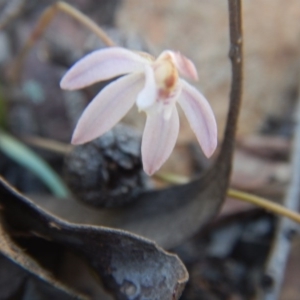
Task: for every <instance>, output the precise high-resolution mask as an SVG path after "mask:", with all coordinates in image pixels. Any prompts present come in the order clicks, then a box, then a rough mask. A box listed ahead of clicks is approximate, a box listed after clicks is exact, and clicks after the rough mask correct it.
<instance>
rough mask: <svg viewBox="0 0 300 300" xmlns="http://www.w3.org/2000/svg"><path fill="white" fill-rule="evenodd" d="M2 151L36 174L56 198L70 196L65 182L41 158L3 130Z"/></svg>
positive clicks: (0, 139) (1, 133) (0, 146)
mask: <svg viewBox="0 0 300 300" xmlns="http://www.w3.org/2000/svg"><path fill="white" fill-rule="evenodd" d="M0 151H2V152H3V153H4V154H6V155H7V156H8V157H10V158H11V159H12V160H14V161H15V162H17V163H19V164H20V165H22V166H23V167H25V168H27V169H28V170H30V171H32V172H33V173H34V174H36V175H37V176H38V177H39V178H40V179H41V180H42V181H43V182H44V184H45V185H46V186H47V187H48V188H49V189H50V190H51V192H52V193H53V194H54V195H55V196H57V197H60V198H66V197H68V196H70V192H69V190H68V188H67V187H66V185H65V184H64V182H63V180H62V179H61V178H60V177H59V176H58V174H56V173H55V172H54V171H53V170H52V168H51V167H50V166H49V165H48V164H47V163H46V162H45V161H44V160H43V159H42V158H41V157H39V156H38V155H37V154H36V153H34V152H33V151H32V150H31V149H29V148H28V147H26V146H25V145H24V144H22V143H21V142H19V141H18V140H17V139H15V138H14V137H12V136H11V135H9V134H7V133H5V132H3V131H2V130H0Z"/></svg>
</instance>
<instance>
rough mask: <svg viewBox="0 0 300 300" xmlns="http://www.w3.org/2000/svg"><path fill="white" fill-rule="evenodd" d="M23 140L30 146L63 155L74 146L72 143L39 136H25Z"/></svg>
mask: <svg viewBox="0 0 300 300" xmlns="http://www.w3.org/2000/svg"><path fill="white" fill-rule="evenodd" d="M22 140H23V141H24V142H25V143H27V144H29V145H30V146H34V147H38V148H40V149H44V150H47V151H51V152H55V153H58V154H62V155H66V154H68V153H69V152H70V151H71V150H72V148H73V146H72V145H70V144H65V143H62V142H58V141H55V140H51V139H46V138H41V137H37V136H25V137H23V138H22Z"/></svg>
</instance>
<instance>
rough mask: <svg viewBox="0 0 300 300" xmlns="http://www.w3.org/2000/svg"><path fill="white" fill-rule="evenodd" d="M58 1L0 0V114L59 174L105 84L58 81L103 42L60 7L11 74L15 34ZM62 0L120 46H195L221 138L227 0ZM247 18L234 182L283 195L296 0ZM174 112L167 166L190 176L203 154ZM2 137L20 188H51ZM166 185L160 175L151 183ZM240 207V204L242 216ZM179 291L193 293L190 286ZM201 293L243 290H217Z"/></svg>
mask: <svg viewBox="0 0 300 300" xmlns="http://www.w3.org/2000/svg"><path fill="white" fill-rule="evenodd" d="M54 2H55V1H50V0H49V1H46V0H43V1H36V0H27V1H22V0H7V1H6V0H0V26H2V29H1V30H0V125H1V128H2V130H5V132H6V133H7V134H9V135H12V136H14V137H15V138H17V139H18V141H20V142H22V144H25V145H26V146H27V147H29V148H30V149H31V150H33V151H34V152H35V153H36V154H37V155H39V156H41V157H43V159H44V160H46V161H47V162H48V164H49V165H50V166H51V167H52V168H53V169H54V170H55V171H56V172H57V173H58V174H60V175H61V176H64V175H63V174H64V170H65V167H64V156H63V155H62V154H65V153H67V152H68V151H69V150H70V149H69V148H68V147H69V142H70V138H71V134H72V131H73V128H74V126H75V124H76V122H77V120H78V118H79V116H80V114H81V112H82V110H83V109H84V107H85V106H86V105H87V104H88V103H89V101H90V100H91V99H92V98H93V96H94V95H95V94H96V93H97V92H98V91H99V88H101V87H102V86H103V85H102V84H97V85H95V86H93V87H91V88H89V89H85V90H84V91H76V92H66V91H61V90H60V88H59V81H60V79H61V77H62V76H63V74H64V73H65V71H66V70H67V68H69V67H70V66H71V65H72V64H73V63H74V62H75V61H77V60H78V59H79V58H81V57H82V56H83V55H85V54H86V53H88V52H90V51H92V50H94V49H98V48H100V47H104V45H103V43H102V42H101V41H99V40H98V39H97V38H96V37H95V35H94V34H93V33H91V32H90V31H88V30H87V29H86V28H85V27H84V26H83V25H82V24H80V23H79V22H77V21H75V20H74V19H72V18H71V17H70V16H67V15H66V14H64V13H58V14H57V15H56V16H55V17H54V19H53V21H52V22H51V24H50V26H49V28H48V29H47V30H46V32H45V35H43V37H42V38H41V39H40V40H39V41H38V42H37V44H36V45H35V46H34V47H33V48H32V50H31V51H30V53H29V55H28V57H26V59H25V63H24V65H23V67H22V68H21V69H20V70H19V71H18V72H17V74H13V75H19V81H17V82H16V81H14V80H13V79H12V73H13V66H14V63H15V61H16V58H17V55H18V53H19V51H20V49H21V47H22V45H24V43H25V41H26V40H27V39H28V37H29V36H30V33H31V32H32V30H33V28H34V26H35V24H36V23H37V20H38V18H39V16H40V15H41V13H42V12H43V10H44V9H45V8H46V7H48V6H49V5H51V4H53V3H54ZM67 2H68V3H70V4H72V5H74V6H75V7H77V8H78V9H79V10H81V11H82V12H84V13H85V14H86V15H87V16H89V17H91V18H92V19H93V20H94V21H96V22H97V23H98V24H99V25H100V26H102V27H103V29H104V30H105V31H106V32H107V33H108V35H109V36H110V37H111V38H112V39H113V40H114V41H115V42H116V43H117V44H119V45H120V46H124V47H127V48H129V49H133V50H141V51H147V52H150V53H151V54H153V55H155V56H156V55H158V54H160V52H162V51H163V50H165V49H170V50H178V51H180V52H181V53H182V54H184V55H185V56H187V57H188V58H190V59H191V60H192V61H193V62H194V63H195V65H196V67H197V70H198V73H199V81H198V82H195V83H193V84H194V85H195V86H196V87H197V88H198V89H199V90H201V91H202V92H203V94H204V95H205V96H206V98H207V99H208V100H209V102H210V103H211V106H212V108H213V111H214V113H215V115H216V119H217V123H218V128H219V141H220V143H221V141H222V137H223V130H224V126H225V122H226V116H227V109H228V104H229V103H228V101H229V91H230V83H231V81H230V80H231V67H230V61H229V59H228V52H229V29H228V7H227V1H225V0H214V1H209V0H197V1H195V0H188V1H182V0H147V1H146V0H145V1H144V0H101V1H92V0H74V1H67ZM243 18H244V19H243V23H244V41H243V42H244V54H245V55H244V58H245V62H244V63H245V64H244V95H243V104H242V109H241V114H240V120H239V126H238V133H237V149H236V155H235V160H234V168H233V174H232V181H231V186H232V187H236V188H239V189H242V190H245V191H248V192H252V193H256V194H259V195H262V196H266V197H269V198H271V199H273V200H274V201H281V199H282V197H283V195H284V193H285V191H286V188H287V186H288V183H289V182H290V176H291V165H290V161H289V157H290V153H291V143H292V135H293V130H294V117H295V116H294V111H295V107H296V103H297V97H298V93H299V70H300V65H299V61H300V60H299V58H300V56H299V54H300V53H299V49H300V2H299V1H298V0H289V1H285V0H259V1H258V0H244V1H243ZM0 28H1V27H0ZM144 121H145V117H144V115H143V114H138V112H137V109H136V108H133V109H132V111H131V112H130V113H129V114H128V115H127V116H126V117H125V119H124V122H125V123H127V124H129V125H133V126H134V127H135V128H137V129H138V130H139V131H140V132H141V131H142V129H143V126H144ZM180 122H181V129H180V135H179V140H178V143H177V145H176V149H175V151H174V153H173V154H172V156H171V158H170V159H169V160H168V162H167V163H166V164H165V166H164V167H163V170H165V171H169V172H175V173H177V174H181V175H186V176H194V175H195V174H198V173H197V172H200V171H201V170H202V168H203V165H201V164H203V155H202V154H201V153H199V150H198V148H197V147H198V146H197V144H196V139H195V136H194V134H193V132H192V131H191V129H190V126H189V124H188V123H187V120H186V119H185V117H184V115H183V113H182V111H180ZM39 138H42V139H46V140H48V141H49V140H50V141H52V142H53V141H56V142H60V143H61V144H55V143H51V142H50V146H49V144H47V141H45V140H41V139H39ZM6 141H7V140H6ZM4 144H5V143H4V142H3V141H2V146H1V141H0V146H1V150H2V152H0V174H2V175H3V176H4V177H5V178H7V179H8V180H9V181H10V182H11V183H12V184H13V185H15V186H17V187H18V188H19V189H20V190H21V191H23V192H26V193H30V194H33V193H49V188H47V187H46V186H45V184H40V180H39V178H37V177H38V176H37V175H36V174H35V175H34V174H33V173H32V171H28V168H25V170H24V169H22V168H21V167H20V161H18V159H16V158H15V157H13V156H10V154H9V153H10V151H11V149H15V148H9V147H8V148H7V147H6V146H3V145H4ZM5 145H6V144H5ZM195 145H196V146H195ZM15 147H16V148H18V146H17V145H15ZM60 147H61V148H60ZM21 160H22V159H21ZM24 160H26V158H24V159H23V163H22V162H21V165H22V164H23V165H24ZM199 161H200V162H199ZM195 162H197V164H195ZM195 166H196V167H195ZM20 168H21V169H20ZM24 174H25V175H24ZM66 180H67V179H66ZM37 182H39V183H37ZM162 185H163V184H161V183H157V186H162ZM252 208H253V207H251V206H248V205H241V204H240V203H239V204H238V203H237V202H230V204H228V206H226V207H224V208H223V213H225V214H226V213H228V211H229V214H230V215H231V216H232V215H233V216H235V214H236V213H239V212H241V211H242V212H243V213H245V212H247V211H250V210H251V209H252ZM239 218H240V216H236V220H235V221H236V222H237V223H238V222H239V220H240V219H239ZM266 218H267V221H266V222H271V223H272V222H273V221H270V220H269V219H268V218H269V217H268V216H267V217H266ZM271 223H270V224H271ZM268 224H269V223H268ZM272 224H273V223H272ZM273 225H274V224H273ZM273 225H272V226H273ZM272 226H271V225H270V226H269V227H268V228H269V232H268V234H269V235H268V237H269V240H267V243H268V245H267V246H266V247H267V248H268V247H269V246H270V243H271V239H272V236H273V233H274V231H273V230H274V228H273V227H272ZM253 230H254V229H253ZM254 231H255V230H254ZM228 234H229V233H228ZM258 235H259V234H258ZM239 238H241V236H240V237H239ZM260 238H261V236H260ZM237 239H238V238H237ZM259 241H260V240H259ZM264 242H266V240H264V238H262V241H260V242H259V243H264ZM268 249H269V248H268ZM299 250H300V241H299V238H298V239H295V242H294V246H293V250H292V255H291V256H290V262H289V265H288V269H287V273H286V281H285V285H284V288H283V292H282V298H281V299H284V300H296V299H299V297H300V296H299V295H300V288H299V286H298V284H297V281H298V280H297V278H298V276H299V274H300V273H299V268H300V265H299V254H298V253H299ZM255 251H259V250H255ZM231 254H232V253H231ZM228 256H230V255H229V254H228ZM266 260H267V254H266V255H265V258H264V259H262V261H259V262H258V264H259V266H260V267H262V266H263V264H265V263H266ZM206 267H207V266H206ZM255 270H257V269H255ZM195 272H196V271H195ZM245 272H246V271H245ZM246 273H247V272H246ZM256 279H257V278H256ZM256 279H255V280H256ZM255 280H254V282H256V281H255ZM198 283H199V282H198ZM252 283H253V282H252ZM253 289H254V290H255V288H253ZM253 289H252V290H251V289H250V290H251V292H252V291H253ZM225 294H226V293H225ZM229 294H230V293H229ZM249 294H250V295H251V293H250V292H249ZM190 295H191V294H190ZM236 295H237V294H236ZM247 297H248V296H247ZM185 299H197V297H196V296H195V298H193V297H192V296H186V298H185ZM205 299H206V298H205ZM207 299H248V298H222V297H221V296H220V297H219V298H207ZM249 299H250V298H249Z"/></svg>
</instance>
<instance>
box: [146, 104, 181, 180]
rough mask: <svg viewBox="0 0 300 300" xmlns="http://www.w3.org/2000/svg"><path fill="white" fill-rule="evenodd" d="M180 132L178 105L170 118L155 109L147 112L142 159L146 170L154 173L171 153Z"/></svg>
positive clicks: (174, 107)
mask: <svg viewBox="0 0 300 300" xmlns="http://www.w3.org/2000/svg"><path fill="white" fill-rule="evenodd" d="M178 132H179V117H178V112H177V109H176V106H175V105H173V110H172V114H171V116H170V118H169V119H168V120H166V119H165V117H164V112H163V111H161V112H160V113H157V110H153V111H151V112H150V113H148V114H147V121H146V126H145V130H144V134H143V140H142V159H143V166H144V171H145V172H146V173H147V174H149V175H152V174H153V173H154V172H156V171H157V170H158V169H159V168H160V167H161V166H162V164H163V163H164V162H165V161H166V160H167V159H168V157H169V156H170V155H171V153H172V151H173V149H174V146H175V143H176V140H177V137H178Z"/></svg>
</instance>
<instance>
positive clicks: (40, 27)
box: [12, 2, 115, 81]
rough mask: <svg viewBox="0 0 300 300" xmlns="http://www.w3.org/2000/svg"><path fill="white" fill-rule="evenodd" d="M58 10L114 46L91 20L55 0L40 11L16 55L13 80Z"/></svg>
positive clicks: (105, 42)
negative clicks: (31, 30)
mask: <svg viewBox="0 0 300 300" xmlns="http://www.w3.org/2000/svg"><path fill="white" fill-rule="evenodd" d="M59 11H61V12H64V13H66V14H67V15H69V16H71V17H73V18H74V19H75V20H77V21H79V22H80V23H82V24H83V25H84V26H86V27H87V28H88V29H90V30H91V31H92V32H94V33H95V34H96V35H97V36H98V37H99V38H100V40H102V41H103V43H104V44H105V45H106V46H108V47H112V46H115V43H114V42H113V41H112V40H111V39H110V38H109V37H108V35H107V34H106V33H105V32H104V31H103V30H102V29H101V28H100V27H99V26H98V25H97V24H96V23H95V22H94V21H93V20H91V19H90V18H88V17H87V16H85V15H84V14H83V13H82V12H80V11H79V10H77V9H76V8H74V7H72V6H71V5H69V4H67V3H65V2H56V3H55V4H53V5H51V6H49V7H48V8H46V10H45V11H44V12H43V13H42V15H41V16H40V18H39V20H38V22H37V24H36V26H35V28H34V30H33V32H32V33H31V36H30V37H29V38H28V40H27V42H26V43H25V45H24V47H23V48H22V49H21V51H20V54H19V55H18V56H17V58H16V61H15V64H14V66H13V69H12V78H13V80H15V81H16V80H18V79H19V75H20V73H21V72H20V71H21V69H22V66H23V63H24V61H25V58H26V56H27V54H28V53H29V51H30V50H31V48H32V47H33V46H34V44H35V43H36V42H37V41H38V39H39V38H40V37H41V36H42V35H43V33H44V32H45V30H46V29H47V27H48V26H49V24H50V22H51V21H52V19H53V18H54V16H55V15H56V14H57V12H59Z"/></svg>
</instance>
